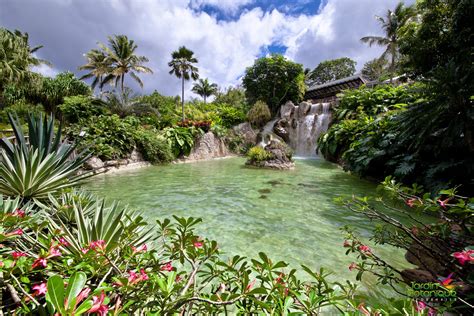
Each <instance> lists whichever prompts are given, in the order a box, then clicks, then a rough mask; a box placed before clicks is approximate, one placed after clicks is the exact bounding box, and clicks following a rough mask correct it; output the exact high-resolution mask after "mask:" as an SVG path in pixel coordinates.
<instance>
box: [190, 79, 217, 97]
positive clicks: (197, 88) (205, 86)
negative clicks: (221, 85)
mask: <svg viewBox="0 0 474 316" xmlns="http://www.w3.org/2000/svg"><path fill="white" fill-rule="evenodd" d="M217 90H218V87H217V84H215V83H209V80H208V79H207V78H205V79H199V81H198V82H197V83H195V84H194V85H193V89H192V91H193V92H195V93H197V94H198V95H200V96H201V97H202V99H203V100H204V103H207V102H206V100H207V98H208V97H210V96H211V95H213V94H215V93H216V92H217Z"/></svg>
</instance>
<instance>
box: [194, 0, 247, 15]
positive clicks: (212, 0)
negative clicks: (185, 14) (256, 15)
mask: <svg viewBox="0 0 474 316" xmlns="http://www.w3.org/2000/svg"><path fill="white" fill-rule="evenodd" d="M253 2H254V0H191V1H190V6H191V8H194V9H199V8H202V7H203V6H205V5H208V6H211V7H214V8H217V9H219V10H222V11H223V12H225V13H230V14H235V13H237V11H238V10H239V9H240V8H241V7H243V6H246V5H249V4H252V3H253Z"/></svg>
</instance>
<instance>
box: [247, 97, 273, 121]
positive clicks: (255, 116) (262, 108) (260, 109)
mask: <svg viewBox="0 0 474 316" xmlns="http://www.w3.org/2000/svg"><path fill="white" fill-rule="evenodd" d="M271 118H272V114H271V113H270V109H269V108H268V105H267V104H266V103H265V102H263V101H257V102H256V103H255V104H254V105H253V106H252V108H251V109H250V110H249V112H248V113H247V120H248V121H249V122H250V124H252V125H254V126H256V127H262V126H264V125H265V124H266V123H267V122H268V121H270V119H271Z"/></svg>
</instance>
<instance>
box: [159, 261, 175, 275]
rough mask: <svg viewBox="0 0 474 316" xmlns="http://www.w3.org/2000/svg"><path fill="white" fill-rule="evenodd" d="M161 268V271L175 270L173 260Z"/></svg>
mask: <svg viewBox="0 0 474 316" xmlns="http://www.w3.org/2000/svg"><path fill="white" fill-rule="evenodd" d="M160 270H161V271H168V272H171V271H173V266H172V265H171V261H170V262H167V263H165V264H164V265H162V266H161V268H160Z"/></svg>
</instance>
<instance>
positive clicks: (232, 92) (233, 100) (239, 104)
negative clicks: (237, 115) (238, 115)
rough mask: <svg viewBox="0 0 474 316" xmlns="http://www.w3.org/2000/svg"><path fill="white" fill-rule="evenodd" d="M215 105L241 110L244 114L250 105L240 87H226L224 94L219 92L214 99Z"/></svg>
mask: <svg viewBox="0 0 474 316" xmlns="http://www.w3.org/2000/svg"><path fill="white" fill-rule="evenodd" d="M214 103H216V104H228V105H230V106H232V107H234V108H237V109H241V110H243V111H244V113H246V112H247V111H248V110H250V105H249V104H248V103H247V99H246V97H245V90H244V89H242V88H241V87H239V86H238V87H228V88H227V90H226V91H225V92H222V91H219V92H217V93H216V98H215V99H214Z"/></svg>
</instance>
